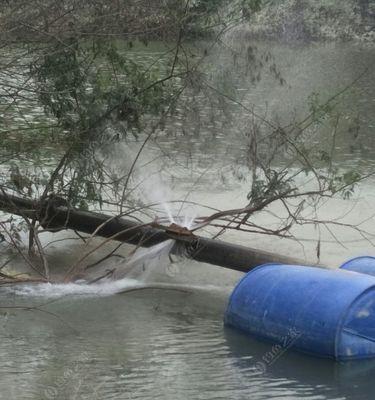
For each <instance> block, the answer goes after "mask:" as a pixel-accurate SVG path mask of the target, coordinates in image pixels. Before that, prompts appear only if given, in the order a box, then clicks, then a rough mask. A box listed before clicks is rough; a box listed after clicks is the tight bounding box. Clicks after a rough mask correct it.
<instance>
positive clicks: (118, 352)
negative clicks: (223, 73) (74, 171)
mask: <svg viewBox="0 0 375 400" xmlns="http://www.w3.org/2000/svg"><path fill="white" fill-rule="evenodd" d="M260 46H261V47H262V46H263V47H264V46H267V48H269V49H270V50H271V51H272V53H273V54H274V56H275V60H276V61H277V64H278V66H279V68H280V71H281V72H282V74H283V76H284V78H285V80H286V81H287V85H284V86H279V85H276V84H275V82H274V81H273V80H272V79H270V78H269V77H267V74H265V75H264V77H263V80H262V81H261V82H260V83H259V84H258V85H257V86H256V87H254V86H253V85H252V84H250V83H249V82H248V81H247V79H246V78H245V77H244V78H243V81H239V80H238V79H239V77H238V76H237V77H235V76H234V77H233V83H234V85H235V86H234V87H235V88H236V89H235V90H236V91H237V92H238V93H239V94H240V95H241V96H242V99H241V100H242V101H243V102H246V103H247V104H251V103H252V104H255V106H256V108H257V110H260V111H262V110H263V111H264V112H265V110H267V112H268V113H276V112H277V113H278V114H279V115H280V118H281V119H283V120H287V119H288V118H289V117H290V116H293V113H294V110H296V113H297V115H300V114H301V112H303V108H304V106H303V104H304V100H305V99H306V98H307V97H308V96H309V95H310V93H311V92H312V91H317V92H321V93H322V94H327V95H329V94H330V93H332V92H334V91H336V89H340V88H341V87H343V86H346V85H347V84H348V83H349V82H351V81H353V80H355V79H356V78H357V76H358V74H359V73H360V72H361V71H362V69H363V68H365V66H369V67H370V69H369V71H368V73H367V74H366V75H364V76H363V78H361V79H360V80H359V81H358V82H356V84H355V85H354V86H353V88H352V89H351V90H350V91H348V92H347V94H346V95H345V98H344V101H343V103H342V104H341V105H340V107H341V109H342V114H343V121H344V122H343V134H342V136H340V140H338V142H337V159H336V163H337V164H338V165H339V166H340V167H342V168H358V169H360V170H361V171H372V170H374V167H375V156H374V154H375V135H374V133H375V111H374V110H375V80H374V78H375V76H374V70H373V68H372V66H373V65H374V63H375V48H371V47H369V48H364V47H361V46H357V45H350V44H340V45H338V44H337V45H335V44H327V45H311V46H307V47H300V46H297V47H290V46H280V45H272V44H270V45H264V44H263V45H260ZM150 54H151V55H150ZM154 55H155V54H153V52H152V51H150V50H148V51H147V52H146V53H145V52H139V53H138V54H137V57H140V58H150V57H151V58H152V57H154ZM212 57H213V58H215V57H216V58H217V59H219V60H220V57H224V56H222V55H213V56H212ZM223 69H225V63H224V62H223ZM186 100H187V104H188V103H189V102H188V100H189V99H186ZM201 101H202V102H203V103H204V101H203V100H202V99H201ZM199 104H201V103H199ZM301 104H302V105H301ZM27 111H28V115H30V116H31V117H32V116H33V115H37V114H38V112H39V113H40V110H38V109H35V108H32V107H30V105H29V108H27ZM211 111H212V109H211V107H210V105H209V104H207V105H206V106H203V107H201V108H199V110H198V112H197V110H195V109H194V108H192V109H191V113H190V116H188V117H187V119H186V118H180V119H177V120H175V121H174V122H173V123H172V124H171V126H169V127H168V129H167V133H165V134H163V135H160V137H158V140H157V141H155V142H153V143H150V147H149V149H148V152H149V153H148V156H149V155H154V154H158V152H159V151H160V150H162V152H164V153H165V154H166V155H167V162H166V165H167V167H168V168H165V169H164V171H165V170H167V173H165V175H164V178H163V182H164V183H165V182H168V186H169V189H168V190H165V191H164V192H163V193H162V194H161V195H162V196H167V197H168V199H173V198H179V197H181V196H186V193H187V192H189V196H188V198H189V200H193V201H199V202H203V203H206V204H209V205H211V206H214V207H215V206H218V207H220V208H222V209H225V208H233V206H237V205H239V206H240V205H243V204H244V201H245V199H246V192H247V188H246V185H244V184H243V183H240V182H239V181H238V180H237V179H235V174H238V173H240V172H241V165H242V160H243V157H244V145H245V142H244V138H243V135H242V132H243V125H242V122H243V121H244V120H245V119H246V115H244V114H243V113H241V115H240V116H239V117H238V118H237V119H235V120H231V121H230V123H228V124H225V123H223V121H222V120H223V116H222V115H217V118H216V120H212V118H211V114H210V113H211ZM12 112H13V113H14V112H15V111H14V110H13V111H12ZM13 116H14V114H13ZM197 116H198V117H199V118H198V117H197ZM7 118H8V119H9V121H11V118H12V114H8V115H7ZM210 120H211V122H209V121H210ZM345 121H346V122H345ZM353 121H358V124H359V135H358V136H357V138H353V136H352V134H351V132H352V131H350V130H349V127H350V126H351V125H352V124H353ZM131 146H134V148H136V147H137V143H132V144H131ZM124 148H125V146H124ZM122 151H123V149H122V148H119V153H121V152H122ZM191 167H193V170H194V171H193V172H191ZM171 170H172V172H170V171H171ZM374 182H375V181H374V179H370V180H369V181H367V182H365V183H363V184H362V185H361V187H360V189H359V191H358V192H357V194H356V196H355V198H354V199H352V200H350V201H347V202H344V201H343V200H342V201H341V200H336V201H334V202H330V203H328V204H326V205H325V206H324V207H323V208H322V209H321V210H320V213H321V216H327V217H334V216H336V215H344V214H346V212H347V211H349V210H351V212H350V214H348V215H346V216H345V217H344V221H350V222H355V223H358V222H359V221H363V220H366V221H367V222H366V224H365V226H366V229H368V230H369V231H371V232H375V229H374V228H375V224H374V219H373V213H374V210H373V205H374V197H375V191H374ZM148 185H149V186H150V187H154V188H155V181H154V180H151V181H150V183H149V184H148ZM159 195H160V194H159ZM150 197H151V199H150V200H153V198H152V195H150ZM262 218H266V217H264V216H263V217H262ZM336 233H337V235H338V237H339V239H340V240H341V242H342V244H338V243H337V242H335V240H333V238H332V237H331V236H330V235H329V234H328V233H322V261H323V262H325V263H327V264H329V265H331V266H332V267H336V266H338V265H339V264H340V263H341V262H343V261H344V260H346V259H347V258H349V257H351V256H354V255H360V254H365V253H366V254H374V253H375V249H374V247H372V246H371V244H370V242H368V241H367V240H365V239H363V238H361V237H359V236H358V235H356V234H355V233H353V232H352V231H347V230H345V229H341V230H340V231H338V232H336ZM296 234H298V236H299V238H300V239H302V241H301V242H291V241H281V240H278V239H277V240H275V239H274V238H265V237H261V238H259V237H256V236H249V235H246V236H244V235H242V236H241V235H239V234H237V233H230V234H228V236H227V238H228V239H229V240H232V241H235V242H237V243H242V244H250V245H251V246H253V247H259V248H265V249H268V250H270V249H272V250H273V251H278V252H280V253H284V254H286V255H293V256H298V257H301V258H306V260H307V261H316V257H315V247H316V232H315V231H314V230H309V229H307V228H299V229H298V230H297V231H296ZM59 254H61V252H59ZM63 258H64V257H63V256H61V259H62V261H64V260H63ZM157 268H159V269H160V271H161V272H160V273H159V275H158V276H157V280H158V281H163V280H164V278H165V281H167V282H170V281H171V277H170V275H171V274H168V273H166V272H165V265H163V263H162V265H159V266H157ZM173 275H174V276H173V279H172V281H173V282H174V283H176V282H177V283H179V284H182V285H183V287H184V290H183V291H169V290H146V291H141V292H131V293H124V294H113V293H114V292H116V291H117V290H116V288H114V289H113V291H112V292H111V291H109V292H105V293H96V292H95V290H92V291H90V293H87V292H86V291H85V290H82V291H81V293H80V290H79V289H77V288H71V287H66V288H65V289H61V288H60V287H59V288H57V287H53V286H52V287H48V288H47V289H48V290H45V289H43V290H42V289H40V288H39V287H27V288H21V289H8V288H2V289H0V299H1V306H2V307H4V306H7V305H10V306H13V307H14V306H20V305H25V304H28V305H29V304H30V302H31V303H32V304H34V305H39V306H41V307H40V309H41V310H44V311H48V313H46V312H44V311H38V310H29V311H25V310H19V309H14V308H13V309H11V308H4V309H0V312H1V313H2V314H1V318H0V329H1V338H2V339H1V340H0V360H1V362H0V398H1V399H4V400H5V399H17V400H18V399H38V400H39V399H96V398H97V399H155V398H159V399H204V400H206V399H207V400H208V399H236V400H237V399H241V400H242V399H372V398H373V393H374V391H375V383H374V380H373V379H372V377H373V375H374V372H375V363H374V362H372V361H370V362H358V363H350V364H348V363H346V364H338V363H334V362H332V361H329V360H317V359H314V358H311V357H307V356H303V355H300V354H295V353H293V352H291V351H287V352H285V353H282V354H278V356H277V357H274V358H272V357H271V359H270V358H269V356H268V355H269V352H270V351H271V350H272V348H271V346H270V345H268V344H264V343H259V342H257V341H254V340H251V339H249V338H247V337H245V336H243V335H242V334H240V333H237V332H234V331H233V330H231V329H224V327H223V322H222V320H223V313H224V309H225V305H226V302H227V298H228V294H229V293H230V290H231V288H232V287H233V285H234V282H235V281H236V279H238V277H239V275H236V274H233V275H232V274H230V273H222V272H219V271H217V270H216V269H215V268H214V267H211V268H208V267H207V266H205V265H203V264H202V265H199V264H196V263H189V262H185V263H184V264H183V265H182V266H179V267H178V268H177V270H176V271H175V273H174V274H173ZM151 278H152V276H151ZM155 279H156V278H155ZM198 283H199V284H200V287H199V288H197V287H196V285H197V284H198ZM209 285H214V286H215V287H214V288H213V287H212V286H209ZM117 289H118V288H117ZM97 290H98V292H100V288H97ZM38 293H42V294H43V295H42V296H41V295H40V296H39V297H38ZM99 294H100V295H99ZM104 294H105V296H104ZM50 301H52V303H51V304H49V305H46V303H48V302H50ZM265 359H266V360H268V361H267V362H265V361H264V360H265ZM259 363H262V364H259ZM259 365H262V368H259Z"/></svg>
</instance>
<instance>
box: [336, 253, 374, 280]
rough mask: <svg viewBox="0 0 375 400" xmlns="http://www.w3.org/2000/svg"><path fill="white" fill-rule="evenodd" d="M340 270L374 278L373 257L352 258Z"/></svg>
mask: <svg viewBox="0 0 375 400" xmlns="http://www.w3.org/2000/svg"><path fill="white" fill-rule="evenodd" d="M340 268H341V269H345V270H346V271H354V272H359V273H361V274H367V275H372V276H375V257H371V256H363V257H356V258H352V259H351V260H349V261H347V262H346V263H344V264H342V265H341V267H340Z"/></svg>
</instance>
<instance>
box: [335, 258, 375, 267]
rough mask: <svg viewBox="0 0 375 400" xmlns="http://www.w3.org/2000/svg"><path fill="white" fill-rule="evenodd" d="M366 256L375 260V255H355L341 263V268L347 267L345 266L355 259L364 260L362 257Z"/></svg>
mask: <svg viewBox="0 0 375 400" xmlns="http://www.w3.org/2000/svg"><path fill="white" fill-rule="evenodd" d="M365 258H370V259H371V260H375V257H374V256H358V257H353V258H351V259H349V260H347V261H345V262H344V263H343V264H341V265H340V268H339V269H345V267H346V266H347V265H348V264H350V263H351V262H353V261H355V260H362V259H365Z"/></svg>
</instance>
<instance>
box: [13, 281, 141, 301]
mask: <svg viewBox="0 0 375 400" xmlns="http://www.w3.org/2000/svg"><path fill="white" fill-rule="evenodd" d="M144 286H145V285H144V284H142V282H140V281H139V280H136V279H128V278H124V279H120V280H117V281H115V280H111V281H110V280H107V281H104V282H101V283H93V284H88V283H87V282H79V283H38V284H26V285H17V286H12V287H8V288H7V290H9V291H11V292H12V293H13V294H16V295H19V296H28V297H47V298H58V297H65V296H73V297H74V296H80V297H81V296H85V297H105V296H112V295H114V294H116V293H120V292H123V291H126V290H132V289H137V288H142V287H144Z"/></svg>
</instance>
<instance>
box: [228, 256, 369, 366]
mask: <svg viewBox="0 0 375 400" xmlns="http://www.w3.org/2000/svg"><path fill="white" fill-rule="evenodd" d="M225 323H226V324H227V325H229V326H232V327H235V328H237V329H240V330H242V331H245V332H246V333H248V334H251V335H253V336H255V337H258V338H261V339H265V340H268V341H271V342H273V343H276V344H278V346H277V350H278V353H280V352H283V351H286V350H287V349H289V348H293V349H296V350H300V351H303V352H306V353H310V354H314V355H317V356H321V357H330V358H334V359H337V360H347V359H360V358H370V357H374V356H375V277H373V276H369V275H364V274H358V273H355V272H350V271H345V270H340V269H338V270H326V269H322V268H316V267H305V266H298V265H297V266H291V265H280V264H267V265H263V266H260V267H257V268H256V269H254V270H252V271H251V272H249V273H248V274H247V275H245V277H244V278H243V279H242V280H241V281H240V282H239V283H238V285H237V286H236V288H235V289H234V291H233V293H232V295H231V297H230V300H229V304H228V307H227V310H226V314H225Z"/></svg>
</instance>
